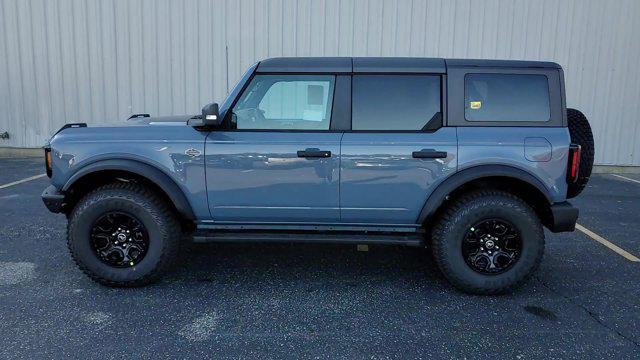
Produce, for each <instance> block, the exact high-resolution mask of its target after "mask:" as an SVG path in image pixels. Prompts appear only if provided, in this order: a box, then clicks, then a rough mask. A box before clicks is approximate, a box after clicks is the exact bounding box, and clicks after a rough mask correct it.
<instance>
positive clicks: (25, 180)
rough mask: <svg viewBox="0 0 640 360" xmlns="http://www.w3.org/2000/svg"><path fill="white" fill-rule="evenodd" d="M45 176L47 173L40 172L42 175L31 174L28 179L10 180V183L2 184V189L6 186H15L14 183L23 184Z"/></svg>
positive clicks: (0, 187) (0, 186)
mask: <svg viewBox="0 0 640 360" xmlns="http://www.w3.org/2000/svg"><path fill="white" fill-rule="evenodd" d="M43 176H47V174H40V175H35V176H30V177H28V178H26V179H22V180H18V181H14V182H10V183H8V184H4V185H0V189H4V188H8V187H10V186H14V185H18V184H22V183H26V182H27V181H31V180H35V179H40V178H41V177H43Z"/></svg>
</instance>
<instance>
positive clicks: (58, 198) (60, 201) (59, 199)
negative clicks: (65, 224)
mask: <svg viewBox="0 0 640 360" xmlns="http://www.w3.org/2000/svg"><path fill="white" fill-rule="evenodd" d="M64 198H65V196H64V194H63V193H61V192H60V190H58V188H56V187H55V186H53V185H49V187H47V188H46V189H44V191H43V192H42V202H44V205H45V206H46V207H47V209H49V211H51V212H53V213H59V212H62V209H63V208H64Z"/></svg>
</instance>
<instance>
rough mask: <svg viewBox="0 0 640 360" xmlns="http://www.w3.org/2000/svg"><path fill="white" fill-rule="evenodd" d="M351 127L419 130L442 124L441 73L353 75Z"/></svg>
mask: <svg viewBox="0 0 640 360" xmlns="http://www.w3.org/2000/svg"><path fill="white" fill-rule="evenodd" d="M351 121H352V124H351V127H352V129H353V130H391V131H421V130H429V129H430V128H437V127H438V126H439V125H441V124H442V115H441V113H440V77H439V76H432V75H356V76H354V77H353V110H352V120H351Z"/></svg>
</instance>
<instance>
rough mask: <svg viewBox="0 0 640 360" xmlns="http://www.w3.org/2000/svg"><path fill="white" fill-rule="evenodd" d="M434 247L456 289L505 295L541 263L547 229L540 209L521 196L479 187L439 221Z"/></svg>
mask: <svg viewBox="0 0 640 360" xmlns="http://www.w3.org/2000/svg"><path fill="white" fill-rule="evenodd" d="M432 251H433V256H434V259H435V260H436V263H437V264H438V267H439V268H440V270H441V271H442V273H443V274H444V276H445V277H446V278H447V279H448V280H449V282H451V284H453V285H454V286H455V287H456V288H458V289H460V290H462V291H464V292H467V293H472V294H498V293H504V292H506V291H508V290H510V289H512V288H514V287H516V286H518V285H519V284H521V283H522V282H523V281H525V280H526V279H527V278H528V277H529V276H530V275H531V274H532V273H533V272H534V271H535V269H536V268H537V267H538V265H539V264H540V261H541V260H542V255H543V253H544V232H543V230H542V224H541V223H540V220H539V219H538V217H537V215H536V213H535V212H534V211H533V209H532V208H531V207H530V206H529V205H527V204H526V203H525V202H524V201H522V200H521V199H520V198H518V197H515V196H513V195H512V194H509V193H507V192H503V191H497V190H495V191H494V190H488V191H479V192H475V193H471V194H469V195H466V196H463V197H461V198H459V199H458V200H456V201H455V202H454V203H453V204H451V205H450V206H448V207H447V209H446V210H445V211H444V213H443V214H442V216H440V218H439V219H438V220H436V224H435V226H434V229H433V232H432Z"/></svg>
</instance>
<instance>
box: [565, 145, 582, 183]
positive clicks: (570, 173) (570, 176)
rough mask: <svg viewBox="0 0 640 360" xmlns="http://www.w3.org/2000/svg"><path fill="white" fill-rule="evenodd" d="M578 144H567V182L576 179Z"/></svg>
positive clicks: (577, 171)
mask: <svg viewBox="0 0 640 360" xmlns="http://www.w3.org/2000/svg"><path fill="white" fill-rule="evenodd" d="M581 151H582V149H581V147H580V145H578V144H571V145H570V146H569V164H568V166H567V182H568V183H574V182H576V181H577V180H578V173H579V170H580V152H581Z"/></svg>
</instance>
